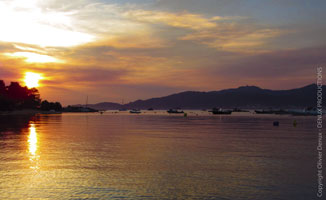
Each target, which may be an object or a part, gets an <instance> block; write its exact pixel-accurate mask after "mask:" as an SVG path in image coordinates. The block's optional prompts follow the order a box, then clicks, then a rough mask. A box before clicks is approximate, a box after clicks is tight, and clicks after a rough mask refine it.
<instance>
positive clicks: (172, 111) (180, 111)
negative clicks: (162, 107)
mask: <svg viewBox="0 0 326 200" xmlns="http://www.w3.org/2000/svg"><path fill="white" fill-rule="evenodd" d="M167 112H168V113H170V114H182V113H184V112H183V110H178V109H169V110H168V111H167Z"/></svg>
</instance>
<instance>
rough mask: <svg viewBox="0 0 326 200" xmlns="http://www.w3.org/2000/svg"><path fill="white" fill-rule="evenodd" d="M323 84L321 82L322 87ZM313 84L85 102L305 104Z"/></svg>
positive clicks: (109, 106) (312, 99)
mask: <svg viewBox="0 0 326 200" xmlns="http://www.w3.org/2000/svg"><path fill="white" fill-rule="evenodd" d="M324 88H325V86H323V89H324ZM316 91H317V85H316V84H311V85H307V86H305V87H301V88H296V89H290V90H269V89H262V88H259V87H256V86H241V87H238V88H233V89H225V90H220V91H211V92H198V91H186V92H181V93H177V94H172V95H169V96H165V97H159V98H151V99H147V100H137V101H134V102H130V103H128V104H124V105H121V104H118V103H111V102H102V103H98V104H91V105H88V106H89V107H91V108H94V109H99V110H114V109H121V108H126V109H134V108H136V109H148V108H154V109H169V108H182V109H209V108H213V107H222V108H235V107H237V108H306V107H315V105H316Z"/></svg>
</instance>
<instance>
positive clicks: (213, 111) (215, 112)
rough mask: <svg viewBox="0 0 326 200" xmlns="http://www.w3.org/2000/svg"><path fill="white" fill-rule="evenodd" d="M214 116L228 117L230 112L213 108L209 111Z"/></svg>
mask: <svg viewBox="0 0 326 200" xmlns="http://www.w3.org/2000/svg"><path fill="white" fill-rule="evenodd" d="M209 112H211V113H213V114H214V115H230V114H231V113H232V110H223V109H222V108H213V109H212V110H211V111H209Z"/></svg>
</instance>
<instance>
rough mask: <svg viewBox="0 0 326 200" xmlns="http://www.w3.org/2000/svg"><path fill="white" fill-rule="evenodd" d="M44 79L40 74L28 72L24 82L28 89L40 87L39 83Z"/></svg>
mask: <svg viewBox="0 0 326 200" xmlns="http://www.w3.org/2000/svg"><path fill="white" fill-rule="evenodd" d="M42 79H43V77H42V76H41V75H40V74H37V73H33V72H26V73H25V77H24V82H25V85H26V86H27V87H28V88H34V87H38V86H39V81H40V80H42Z"/></svg>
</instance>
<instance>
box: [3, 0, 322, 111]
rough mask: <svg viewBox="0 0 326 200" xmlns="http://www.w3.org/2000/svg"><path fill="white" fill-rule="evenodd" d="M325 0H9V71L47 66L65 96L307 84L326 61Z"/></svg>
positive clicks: (47, 94) (50, 88)
mask: <svg viewBox="0 0 326 200" xmlns="http://www.w3.org/2000/svg"><path fill="white" fill-rule="evenodd" d="M325 9H326V1H324V0H314V1H303V0H292V1H290V0H269V1H267V0H266V1H263V0H247V1H244V0H200V1H199V0H133V1H131V0H130V1H128V0H29V1H26V0H0V79H4V80H5V81H6V83H7V84H8V83H9V81H21V80H22V78H23V76H24V73H25V72H35V73H40V74H41V75H42V76H43V77H44V79H43V80H41V82H40V83H41V87H39V90H40V92H41V95H42V98H46V99H49V100H51V101H61V102H62V103H63V104H65V105H66V104H70V103H83V102H85V99H86V96H87V95H88V96H89V101H90V103H96V102H100V101H113V102H121V101H122V99H124V102H128V101H133V100H136V99H139V98H142V99H145V98H149V97H159V96H164V95H167V94H171V93H175V92H181V91H185V90H200V91H211V90H219V89H224V88H232V87H238V86H241V85H256V86H259V87H263V88H270V89H289V88H294V87H301V86H304V85H307V84H310V83H313V82H315V71H316V67H317V66H318V65H319V66H326V65H325V64H326V53H325V52H326V37H325V35H326V22H325V19H326V12H325ZM325 70H326V68H325ZM22 84H23V82H22Z"/></svg>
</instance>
